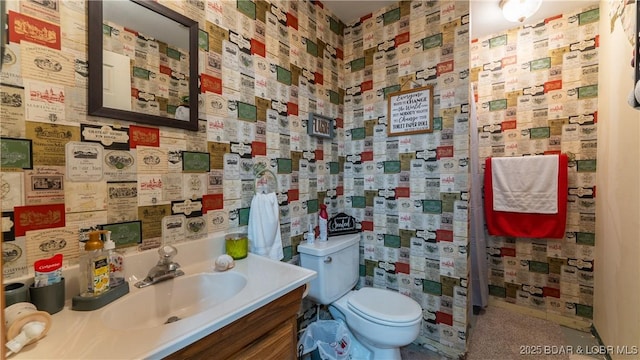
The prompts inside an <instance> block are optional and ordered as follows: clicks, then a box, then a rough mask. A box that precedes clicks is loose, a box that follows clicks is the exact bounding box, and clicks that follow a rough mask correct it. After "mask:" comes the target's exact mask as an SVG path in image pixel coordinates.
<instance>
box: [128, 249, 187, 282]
mask: <svg viewBox="0 0 640 360" xmlns="http://www.w3.org/2000/svg"><path fill="white" fill-rule="evenodd" d="M177 253H178V249H176V248H175V247H173V246H171V245H165V246H163V247H161V248H160V249H158V254H159V255H160V260H158V263H157V264H156V265H155V266H154V267H152V268H151V270H149V273H148V274H147V277H146V278H144V279H142V280H141V281H138V282H137V283H135V287H137V288H143V287H147V286H149V285H153V284H157V283H159V282H161V281H165V280H169V279H173V278H175V277H178V276H182V275H184V271H182V270H180V264H178V263H176V262H173V260H172V259H173V257H174V256H175V255H176V254H177Z"/></svg>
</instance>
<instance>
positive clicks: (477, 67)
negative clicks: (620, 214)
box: [470, 6, 600, 321]
mask: <svg viewBox="0 0 640 360" xmlns="http://www.w3.org/2000/svg"><path fill="white" fill-rule="evenodd" d="M599 19H600V13H599V9H598V7H597V6H596V7H593V8H585V9H576V10H575V11H574V12H570V13H566V14H559V15H558V16H555V17H552V18H548V19H546V20H545V21H542V22H540V23H537V24H531V25H526V26H523V27H519V28H515V29H513V30H510V31H507V32H505V33H500V34H494V35H491V36H488V37H486V38H482V39H477V40H474V41H473V42H472V44H471V60H470V61H471V63H470V68H471V81H472V84H473V85H474V89H475V91H474V96H475V97H476V100H477V104H478V107H477V109H478V128H477V133H478V137H479V152H478V154H477V155H474V156H478V157H479V161H480V164H484V160H485V158H487V157H500V156H526V155H539V154H553V153H560V152H561V153H565V154H567V155H568V157H569V169H568V170H569V171H568V182H569V190H568V191H569V193H568V210H567V225H566V234H565V237H564V238H563V239H527V238H508V237H494V236H487V258H488V260H489V274H488V276H489V294H490V296H492V297H493V298H494V299H500V300H503V301H507V302H510V303H514V304H517V305H521V306H524V307H529V308H533V309H537V310H541V311H543V312H547V313H550V314H553V315H559V316H563V317H566V318H569V319H581V320H586V321H590V320H591V319H592V318H593V287H594V284H593V279H594V271H595V265H594V261H595V259H594V255H595V241H596V239H595V221H596V219H595V201H596V187H595V184H596V183H595V181H596V147H597V136H596V133H597V124H598V43H599V36H598V26H599V25H598V22H599ZM474 130H475V129H474ZM598 241H600V239H598Z"/></svg>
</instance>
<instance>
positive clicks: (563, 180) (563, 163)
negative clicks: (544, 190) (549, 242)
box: [484, 154, 569, 239]
mask: <svg viewBox="0 0 640 360" xmlns="http://www.w3.org/2000/svg"><path fill="white" fill-rule="evenodd" d="M558 161H560V164H559V167H558V213H557V214H532V213H516V212H506V211H495V210H493V186H492V184H491V158H487V159H486V160H485V169H484V214H485V221H486V223H487V228H488V229H489V234H490V235H498V236H514V237H528V238H552V239H562V238H564V234H565V232H564V230H565V227H566V223H567V194H568V192H569V189H568V182H567V176H568V175H567V174H568V170H567V155H565V154H561V155H560V156H559V160H558Z"/></svg>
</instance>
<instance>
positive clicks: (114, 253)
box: [104, 231, 124, 289]
mask: <svg viewBox="0 0 640 360" xmlns="http://www.w3.org/2000/svg"><path fill="white" fill-rule="evenodd" d="M104 251H105V252H106V256H107V260H108V261H109V288H110V289H113V288H114V287H116V286H118V285H122V284H123V283H124V255H122V253H120V252H119V251H118V250H116V243H115V242H113V240H111V231H107V232H106V233H105V234H104Z"/></svg>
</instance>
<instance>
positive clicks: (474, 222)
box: [469, 86, 489, 313]
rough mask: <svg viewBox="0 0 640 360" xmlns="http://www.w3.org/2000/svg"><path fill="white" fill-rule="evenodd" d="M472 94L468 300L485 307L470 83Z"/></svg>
mask: <svg viewBox="0 0 640 360" xmlns="http://www.w3.org/2000/svg"><path fill="white" fill-rule="evenodd" d="M469 90H470V92H469V94H471V96H470V99H471V118H470V124H469V134H470V136H471V149H470V150H471V151H470V157H471V159H469V160H470V161H471V203H470V204H469V208H470V210H471V211H470V214H469V216H470V218H471V229H470V230H471V231H470V242H471V244H470V246H471V249H470V251H469V253H470V255H471V299H472V305H473V307H474V313H475V308H476V307H480V308H484V307H486V306H487V303H488V297H489V286H488V281H487V280H488V276H489V275H488V272H487V242H486V238H485V236H487V235H486V232H485V225H484V209H483V203H484V202H483V200H482V183H483V181H484V180H483V172H482V168H481V167H480V164H479V163H480V159H479V157H478V118H477V111H476V102H475V100H474V96H473V89H472V88H471V86H470V89H469Z"/></svg>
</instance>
